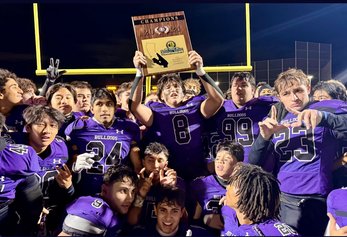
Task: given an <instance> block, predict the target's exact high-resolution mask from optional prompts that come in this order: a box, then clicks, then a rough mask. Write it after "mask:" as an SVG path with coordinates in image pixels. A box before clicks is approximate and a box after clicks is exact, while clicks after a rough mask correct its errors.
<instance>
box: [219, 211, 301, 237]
mask: <svg viewBox="0 0 347 237" xmlns="http://www.w3.org/2000/svg"><path fill="white" fill-rule="evenodd" d="M222 216H223V219H224V227H223V229H222V230H221V236H299V235H298V233H297V232H296V231H295V230H293V229H292V228H291V227H290V226H289V225H287V224H284V223H282V222H279V221H278V220H275V219H270V220H267V221H265V222H262V223H257V224H251V225H247V224H244V225H239V222H238V219H237V216H236V212H235V210H234V209H232V208H231V207H229V206H223V207H222Z"/></svg>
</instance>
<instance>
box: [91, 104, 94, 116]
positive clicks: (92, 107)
mask: <svg viewBox="0 0 347 237" xmlns="http://www.w3.org/2000/svg"><path fill="white" fill-rule="evenodd" d="M90 112H92V114H94V106H93V105H90Z"/></svg>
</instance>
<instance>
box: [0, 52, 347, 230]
mask: <svg viewBox="0 0 347 237" xmlns="http://www.w3.org/2000/svg"><path fill="white" fill-rule="evenodd" d="M188 55H189V58H188V59H189V63H190V64H191V65H192V66H194V68H196V75H197V77H198V78H199V79H193V78H191V79H186V80H182V79H181V78H180V76H179V75H177V74H167V75H163V76H162V77H161V78H160V79H159V81H158V84H157V87H158V91H157V92H152V93H149V94H148V95H147V96H146V98H143V94H144V93H143V83H144V76H143V70H142V68H143V66H145V65H146V64H147V59H146V57H145V56H144V55H143V54H142V53H141V52H139V51H136V52H135V56H134V58H133V63H134V66H135V68H136V76H135V79H134V80H133V81H132V82H126V83H123V84H122V85H121V86H120V87H119V88H118V89H117V90H116V91H115V92H114V91H110V90H108V89H106V88H92V87H91V85H90V84H89V83H87V82H85V81H74V82H71V83H56V81H57V79H58V78H59V77H60V76H61V75H62V74H63V72H61V71H58V64H59V63H57V65H55V64H54V62H53V61H51V65H50V67H49V68H48V70H47V80H46V82H45V84H44V86H43V87H42V90H41V92H40V95H36V92H37V88H36V85H35V84H34V83H33V82H32V81H31V80H29V79H26V78H20V77H18V76H17V75H16V74H14V73H12V72H10V71H8V70H6V69H0V129H1V137H0V226H1V227H0V235H5V236H7V235H8V236H13V235H23V236H28V235H30V236H71V235H93V236H94V235H96V236H193V235H194V236H246V235H253V236H264V235H267V236H288V235H289V236H298V235H305V236H306V235H307V236H309V235H333V236H334V235H346V234H347V227H346V226H347V218H346V216H347V215H346V213H347V189H344V188H343V187H345V186H347V166H346V163H347V153H346V152H347V150H346V149H347V122H346V121H347V120H346V119H347V104H346V101H347V91H346V88H345V86H344V85H343V84H342V83H340V82H338V81H334V80H330V81H324V82H319V83H318V84H317V85H315V86H314V87H313V88H311V82H310V80H309V79H308V77H307V75H306V74H305V73H304V72H303V71H302V70H300V69H294V68H292V69H288V70H287V71H285V72H282V73H280V74H279V75H278V77H277V79H276V80H275V84H274V88H272V87H271V86H269V85H267V84H266V83H258V85H257V84H256V80H255V78H254V77H253V75H252V74H251V73H249V72H236V73H234V74H233V76H232V77H231V78H230V89H229V90H228V91H227V92H225V94H223V92H222V91H221V90H220V88H219V87H218V86H217V85H216V83H215V82H214V80H213V79H212V78H211V77H210V76H209V75H208V74H207V73H206V72H205V71H204V68H203V59H202V57H201V56H200V55H199V54H198V53H197V52H195V51H190V52H189V54H188ZM201 86H202V87H201Z"/></svg>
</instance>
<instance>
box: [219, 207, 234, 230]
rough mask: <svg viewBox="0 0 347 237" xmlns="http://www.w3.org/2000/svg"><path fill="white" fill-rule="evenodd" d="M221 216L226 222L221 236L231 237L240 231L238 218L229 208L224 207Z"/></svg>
mask: <svg viewBox="0 0 347 237" xmlns="http://www.w3.org/2000/svg"><path fill="white" fill-rule="evenodd" d="M221 215H222V217H223V220H224V227H223V229H222V230H221V236H230V234H231V235H233V234H236V233H234V231H235V230H237V229H238V220H237V217H236V212H235V210H234V209H232V208H231V207H229V206H223V207H222V210H221Z"/></svg>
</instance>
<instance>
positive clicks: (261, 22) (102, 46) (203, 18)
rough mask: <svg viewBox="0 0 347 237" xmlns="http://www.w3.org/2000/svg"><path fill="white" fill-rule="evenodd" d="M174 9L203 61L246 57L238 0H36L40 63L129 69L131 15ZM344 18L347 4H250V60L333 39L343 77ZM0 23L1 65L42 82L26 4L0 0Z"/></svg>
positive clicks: (106, 80) (337, 74)
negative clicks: (54, 0)
mask: <svg viewBox="0 0 347 237" xmlns="http://www.w3.org/2000/svg"><path fill="white" fill-rule="evenodd" d="M181 10H183V11H184V12H185V15H186V18H187V24H188V28H189V33H190V37H191V41H192V45H193V48H194V49H195V50H196V51H198V52H199V53H200V54H201V55H202V56H203V58H204V64H205V65H207V66H215V65H226V64H235V63H238V64H239V63H240V62H244V61H245V39H244V36H245V25H244V24H245V23H244V4H242V3H199V4H196V3H148V4H144V3H141V2H137V3H136V4H133V3H131V4H130V3H95V2H94V3H93V2H92V3H61V4H58V3H50V4H49V3H41V4H39V17H40V18H39V19H40V31H41V32H40V33H41V50H42V66H43V68H45V67H47V66H48V62H49V58H50V57H54V58H60V60H61V67H65V68H122V67H132V57H133V54H134V51H135V50H136V43H135V37H134V33H133V28H132V22H131V16H137V15H146V14H154V13H162V12H172V11H181ZM346 23H347V4H328V3H325V4H312V3H311V4H309V3H306V4H304V3H293V4H289V3H287V4H283V3H280V4H274V3H271V4H270V3H267V4H262V3H253V4H251V49H252V61H259V60H267V59H280V58H293V57H294V46H295V43H294V42H295V41H309V42H316V43H328V44H332V57H333V68H332V74H333V75H332V76H333V77H334V78H336V79H339V80H346V81H347V76H342V74H347V60H346V57H347V43H346V42H347V26H346ZM0 27H1V32H2V33H1V45H0V67H2V68H7V69H9V70H11V71H13V72H15V73H16V74H17V75H19V76H22V77H28V78H31V79H34V80H35V81H36V82H37V83H39V84H40V83H42V82H43V80H44V78H43V77H37V76H36V75H35V69H36V61H35V60H36V59H35V45H34V26H33V10H32V4H28V3H0ZM345 70H346V72H344V71H345ZM111 77H112V75H107V76H88V77H87V76H78V77H77V76H75V77H71V76H66V77H65V79H64V80H66V81H70V80H73V79H82V80H88V79H91V80H92V81H91V83H92V85H94V86H102V84H104V85H106V84H110V83H111V84H117V83H114V80H116V79H117V78H118V77H120V76H118V75H115V76H114V78H113V79H110V78H111ZM126 77H129V80H131V79H132V78H133V76H132V75H127V76H126ZM96 78H97V79H100V80H98V81H99V82H101V84H100V83H99V84H97V83H96V82H95V79H96ZM112 81H113V83H112ZM346 81H344V82H346Z"/></svg>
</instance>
